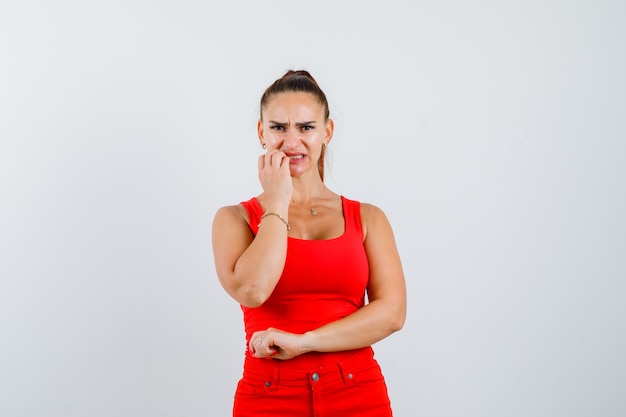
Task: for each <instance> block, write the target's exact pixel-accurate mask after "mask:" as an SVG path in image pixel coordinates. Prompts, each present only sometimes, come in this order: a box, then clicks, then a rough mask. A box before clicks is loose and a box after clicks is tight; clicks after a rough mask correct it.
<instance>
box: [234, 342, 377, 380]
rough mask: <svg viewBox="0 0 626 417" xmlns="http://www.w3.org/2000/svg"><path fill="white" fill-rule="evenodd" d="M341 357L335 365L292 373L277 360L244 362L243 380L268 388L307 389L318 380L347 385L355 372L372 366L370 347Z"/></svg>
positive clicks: (283, 363)
mask: <svg viewBox="0 0 626 417" xmlns="http://www.w3.org/2000/svg"><path fill="white" fill-rule="evenodd" d="M345 353H346V356H345V357H343V358H340V360H338V361H337V362H335V363H324V364H323V365H317V366H316V365H311V366H309V367H308V368H307V369H292V368H290V367H289V366H288V365H289V364H288V363H287V362H288V361H279V360H278V359H257V358H246V360H245V363H244V377H248V378H254V379H257V380H264V381H267V383H268V386H270V385H271V386H276V385H277V384H278V383H280V384H281V385H307V384H310V383H311V382H317V381H318V380H331V379H343V381H344V382H345V383H351V382H352V379H353V373H354V372H355V371H358V370H360V369H363V368H365V367H368V366H370V365H372V364H376V361H375V360H374V355H373V351H372V349H371V348H370V347H368V348H364V349H359V350H357V351H353V352H345ZM276 362H282V363H276ZM324 362H326V361H324Z"/></svg>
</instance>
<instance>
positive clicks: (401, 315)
mask: <svg viewBox="0 0 626 417" xmlns="http://www.w3.org/2000/svg"><path fill="white" fill-rule="evenodd" d="M405 321H406V308H405V307H402V308H398V309H396V310H395V311H393V313H392V314H391V315H390V316H389V321H388V323H389V333H395V332H397V331H400V330H402V328H403V327H404V323H405Z"/></svg>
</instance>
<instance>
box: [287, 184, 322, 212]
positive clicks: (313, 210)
mask: <svg viewBox="0 0 626 417" xmlns="http://www.w3.org/2000/svg"><path fill="white" fill-rule="evenodd" d="M324 191H326V184H324V188H323V189H322V192H321V193H320V195H319V197H317V198H322V196H323V195H324ZM291 202H292V203H293V205H294V206H296V207H300V204H298V203H296V200H291ZM308 210H309V212H310V213H311V216H317V208H316V207H311V208H310V209H308Z"/></svg>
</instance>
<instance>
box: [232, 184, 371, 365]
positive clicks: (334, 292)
mask: <svg viewBox="0 0 626 417" xmlns="http://www.w3.org/2000/svg"><path fill="white" fill-rule="evenodd" d="M341 201H342V207H343V216H344V221H345V229H344V233H343V234H342V235H341V236H339V237H337V238H333V239H327V240H302V239H297V238H292V237H289V238H288V242H287V259H286V261H285V267H284V269H283V273H282V275H281V277H280V280H279V281H278V283H277V284H276V287H275V288H274V292H272V295H271V296H270V297H269V298H268V299H267V301H266V302H265V303H263V305H261V306H259V307H256V308H249V307H245V306H241V309H242V310H243V319H244V326H245V330H246V341H249V340H250V337H251V336H252V333H254V332H255V331H258V330H265V329H267V328H268V327H274V328H277V329H281V330H284V331H287V332H292V333H298V334H301V333H304V332H306V331H309V330H314V329H316V328H318V327H320V326H323V325H324V324H327V323H330V322H332V321H335V320H338V319H341V318H343V317H345V316H347V315H349V314H351V313H353V312H355V311H356V310H358V309H359V308H361V307H363V305H364V302H365V301H364V298H365V290H366V287H367V284H368V279H369V266H368V262H367V256H366V254H365V248H364V246H363V229H362V227H361V211H360V208H361V205H360V203H359V202H358V201H353V200H348V199H347V198H345V197H343V196H342V197H341ZM241 204H242V205H243V206H244V207H245V209H246V211H247V212H248V217H249V221H250V228H251V230H252V232H253V234H254V235H256V233H257V231H258V224H259V223H260V219H261V215H262V214H263V209H262V208H261V205H260V204H259V202H258V200H257V199H256V198H252V199H250V200H248V201H246V202H242V203H241ZM248 354H249V352H248ZM301 356H306V355H301ZM294 359H298V358H294ZM302 359H304V358H302ZM292 361H293V360H292Z"/></svg>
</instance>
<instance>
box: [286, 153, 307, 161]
mask: <svg viewBox="0 0 626 417" xmlns="http://www.w3.org/2000/svg"><path fill="white" fill-rule="evenodd" d="M302 158H304V155H302V154H300V155H289V159H291V160H294V159H302Z"/></svg>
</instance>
